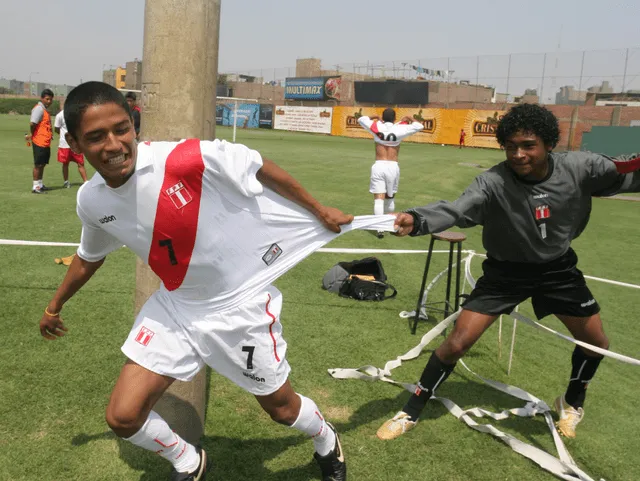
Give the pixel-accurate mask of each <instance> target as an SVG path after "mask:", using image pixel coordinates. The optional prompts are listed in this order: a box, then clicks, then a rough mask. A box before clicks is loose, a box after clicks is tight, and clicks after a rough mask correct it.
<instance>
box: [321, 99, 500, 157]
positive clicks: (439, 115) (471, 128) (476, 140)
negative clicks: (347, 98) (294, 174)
mask: <svg viewBox="0 0 640 481" xmlns="http://www.w3.org/2000/svg"><path fill="white" fill-rule="evenodd" d="M384 108H385V107H335V108H334V109H333V123H332V127H331V133H332V135H339V136H343V137H356V138H363V139H370V138H371V134H370V133H368V132H367V131H366V130H365V129H363V128H362V127H360V124H359V123H358V117H360V116H361V115H367V116H369V117H371V116H372V115H377V116H378V117H381V116H382V111H383V110H384ZM395 111H396V121H400V119H402V118H403V117H404V116H408V117H410V118H412V119H413V120H414V121H418V122H420V123H422V124H423V125H424V129H423V130H422V131H421V132H418V133H417V134H415V135H412V136H411V137H408V138H407V139H406V141H407V142H423V143H430V144H447V145H458V143H459V141H460V134H461V131H462V130H464V131H465V134H466V137H465V145H466V146H468V147H486V148H493V149H498V148H500V146H499V145H498V142H497V140H496V138H495V131H496V127H497V125H498V121H499V120H500V119H501V118H502V117H503V116H504V114H505V113H506V111H502V110H471V109H429V108H398V109H395Z"/></svg>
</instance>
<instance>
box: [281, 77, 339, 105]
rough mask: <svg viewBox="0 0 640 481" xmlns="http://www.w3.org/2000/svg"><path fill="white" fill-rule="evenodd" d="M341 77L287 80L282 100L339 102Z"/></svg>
mask: <svg viewBox="0 0 640 481" xmlns="http://www.w3.org/2000/svg"><path fill="white" fill-rule="evenodd" d="M341 85H342V77H308V78H307V77H295V78H291V77H290V78H287V79H286V82H285V86H284V98H285V99H287V100H340V87H341Z"/></svg>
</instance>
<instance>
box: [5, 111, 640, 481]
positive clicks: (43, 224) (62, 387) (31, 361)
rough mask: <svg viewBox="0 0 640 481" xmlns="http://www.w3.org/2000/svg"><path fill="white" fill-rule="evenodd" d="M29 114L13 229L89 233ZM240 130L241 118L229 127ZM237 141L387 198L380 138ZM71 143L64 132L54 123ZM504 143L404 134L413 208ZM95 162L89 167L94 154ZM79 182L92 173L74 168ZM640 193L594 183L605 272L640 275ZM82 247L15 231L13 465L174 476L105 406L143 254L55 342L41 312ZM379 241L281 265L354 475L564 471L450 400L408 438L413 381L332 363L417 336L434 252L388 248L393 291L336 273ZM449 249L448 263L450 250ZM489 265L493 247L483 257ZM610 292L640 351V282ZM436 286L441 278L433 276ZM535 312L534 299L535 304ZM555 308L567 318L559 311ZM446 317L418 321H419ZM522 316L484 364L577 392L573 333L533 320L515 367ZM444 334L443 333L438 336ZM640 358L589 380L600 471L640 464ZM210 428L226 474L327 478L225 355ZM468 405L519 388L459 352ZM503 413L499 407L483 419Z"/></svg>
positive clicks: (329, 186)
mask: <svg viewBox="0 0 640 481" xmlns="http://www.w3.org/2000/svg"><path fill="white" fill-rule="evenodd" d="M27 125H28V118H27V117H26V116H0V178H1V179H2V182H0V238H2V239H25V240H42V241H57V242H77V241H78V239H79V234H80V222H79V220H78V219H77V217H76V214H75V193H76V191H77V185H74V187H73V188H72V189H71V190H65V189H61V188H60V187H61V186H62V176H61V172H60V167H59V165H58V164H57V162H55V149H53V156H52V157H54V158H53V159H52V162H51V164H50V165H49V166H48V167H47V169H46V172H45V178H44V180H45V184H47V185H48V186H50V187H52V188H53V189H55V190H52V191H51V192H49V193H48V194H47V195H41V196H36V195H32V194H31V193H30V190H31V166H32V158H31V150H30V149H27V148H26V147H25V145H24V141H23V138H22V136H23V134H24V132H25V130H26V128H27ZM218 134H219V136H220V137H222V138H230V136H231V132H230V131H229V130H228V129H222V128H221V129H219V131H218ZM238 141H239V142H242V143H245V144H247V145H249V146H250V147H252V148H255V149H258V150H259V151H261V152H262V154H263V155H264V156H265V157H269V158H272V159H273V160H275V161H276V162H278V163H279V164H280V165H282V166H283V167H284V168H286V169H288V170H289V171H290V172H291V173H292V174H293V175H294V176H295V177H296V178H298V179H299V180H300V181H302V183H303V184H304V185H305V186H307V187H308V189H309V190H310V191H311V192H312V193H313V194H314V195H315V196H316V197H317V198H319V199H320V200H321V201H323V202H324V203H326V204H330V205H334V206H336V207H339V208H341V209H343V210H345V211H347V212H351V213H354V214H368V213H370V212H371V211H372V205H373V203H372V199H371V196H370V194H369V193H368V179H369V169H370V166H371V163H372V159H373V154H374V151H373V146H372V143H371V142H368V141H364V140H356V139H344V138H332V137H325V136H314V135H305V134H292V133H282V132H274V131H264V130H260V131H242V130H240V131H239V132H238ZM54 143H57V139H55V140H54ZM502 155H503V154H502V153H501V152H498V151H490V150H472V149H469V150H463V151H460V150H458V149H457V148H453V147H440V146H432V145H418V144H406V145H404V146H403V147H402V151H401V154H400V157H401V166H402V174H401V182H400V193H399V195H398V197H397V200H396V208H397V209H398V210H400V209H405V208H408V207H411V206H414V205H422V204H425V203H428V202H431V201H434V200H438V199H441V198H444V199H454V198H455V197H456V196H457V195H458V194H459V193H460V192H461V190H462V189H463V188H464V187H465V186H466V185H467V184H468V183H469V182H470V181H471V180H472V179H473V178H474V177H475V176H476V175H478V174H479V173H480V169H478V168H476V167H473V166H468V165H460V164H461V163H463V164H480V165H482V166H484V167H488V166H490V165H493V164H494V163H496V162H498V161H500V160H502ZM89 170H90V169H89ZM71 172H72V174H71V175H72V177H71V180H72V182H75V183H76V184H77V183H78V182H79V181H80V177H79V176H78V174H77V172H76V171H75V169H74V167H72V168H71ZM639 217H640V204H638V203H635V202H623V201H616V200H598V199H596V200H595V201H594V208H593V213H592V219H591V223H590V226H589V227H588V228H587V230H586V232H585V233H584V234H583V235H582V236H581V238H580V239H578V240H577V241H576V242H574V247H575V249H576V251H577V252H578V255H579V257H580V264H579V267H580V268H581V269H582V270H583V271H584V272H585V273H586V274H589V275H593V276H598V277H603V278H609V279H616V280H620V281H624V282H629V283H634V284H640V256H638V255H637V253H636V252H635V248H636V245H637V241H636V239H638V237H640V222H638V218H639ZM465 232H466V234H467V236H468V240H467V241H466V242H465V245H464V247H465V248H467V249H475V250H477V251H479V252H482V251H483V249H482V245H481V229H480V228H475V229H470V230H468V231H465ZM427 245H428V238H426V237H423V238H403V239H400V238H394V237H391V236H387V237H385V238H384V239H382V240H379V239H376V238H375V237H374V236H372V235H371V234H369V233H366V232H354V233H349V234H347V235H344V236H341V237H340V238H338V239H337V240H335V241H334V242H333V243H332V244H330V247H359V248H389V249H425V248H426V247H427ZM73 250H74V249H73V248H56V247H31V246H0V253H1V255H0V272H2V279H1V280H0V299H2V301H1V306H2V308H1V309H0V326H2V331H3V335H2V337H1V338H0V480H2V481H35V480H42V481H71V480H105V481H113V480H118V481H120V480H144V481H155V480H162V479H167V478H168V475H169V472H170V465H169V464H168V463H166V462H165V461H164V460H162V459H160V458H159V457H157V456H155V455H152V454H147V453H145V452H143V451H142V450H140V449H138V448H135V447H132V446H130V445H128V444H127V443H125V442H122V441H120V440H118V439H117V438H116V437H115V436H114V435H113V434H111V432H110V430H109V429H108V426H107V425H106V423H105V421H104V408H105V406H106V404H107V401H108V397H109V393H110V391H111V389H112V387H113V385H114V382H115V379H116V377H117V375H118V372H119V370H120V367H121V365H122V363H123V361H124V358H123V355H122V354H121V353H120V350H119V348H120V345H121V343H122V342H123V341H124V339H125V337H126V335H127V333H128V332H129V329H130V327H131V324H132V321H133V292H134V266H135V262H134V256H133V254H132V253H131V252H129V251H127V250H125V249H122V250H119V251H117V252H115V253H113V254H112V255H110V256H109V259H108V260H107V262H106V263H105V265H104V267H103V268H102V269H101V270H100V272H99V273H98V274H97V275H96V277H95V278H94V279H92V280H91V281H90V282H89V283H88V284H87V285H86V286H85V288H84V289H83V290H82V291H81V292H80V293H78V294H77V295H76V297H74V298H73V299H72V300H71V301H70V302H68V304H67V305H66V306H65V309H64V318H65V321H66V324H67V326H68V327H69V334H68V336H67V337H65V338H64V339H62V340H59V341H56V342H48V341H45V340H43V339H42V338H41V337H40V335H39V332H38V329H37V323H38V321H39V319H40V316H41V313H42V311H43V309H44V307H45V306H46V304H47V302H48V301H49V299H50V297H51V296H52V294H53V292H54V290H55V288H56V287H57V285H58V284H59V282H60V280H61V279H62V277H63V275H64V269H65V268H64V267H62V266H58V265H56V264H54V262H53V259H54V257H60V256H64V255H69V254H71V253H72V252H73ZM360 257H364V256H363V255H355V256H354V255H351V254H326V253H316V254H313V255H312V256H310V257H309V258H308V259H306V260H305V261H303V262H302V263H301V264H300V265H298V266H297V267H296V268H294V269H293V270H292V271H290V272H289V273H287V274H286V275H285V276H284V277H282V278H281V279H279V280H278V282H277V287H278V288H279V289H280V290H281V291H282V292H283V293H284V297H285V304H284V310H283V314H282V320H283V324H284V333H285V336H286V337H287V340H288V342H289V352H288V358H289V361H290V363H291V365H292V368H293V372H292V376H291V380H292V383H293V385H294V387H295V388H296V390H298V391H299V392H301V393H304V394H305V395H307V396H309V397H311V398H313V399H314V400H315V401H316V402H317V404H318V405H319V406H320V408H321V409H322V410H323V412H324V413H325V415H326V417H327V418H328V419H330V420H331V421H333V422H334V424H335V425H336V427H337V428H338V430H339V431H340V432H341V433H342V439H343V445H344V449H345V454H346V456H347V459H348V466H349V479H350V480H352V481H401V480H415V479H424V480H430V479H434V480H446V481H457V480H459V481H463V480H487V481H488V480H492V481H493V480H498V479H500V480H531V481H533V480H551V479H555V478H554V477H553V476H551V475H550V474H548V473H546V472H545V471H543V470H541V469H540V468H539V467H538V466H537V465H535V464H533V463H531V462H529V461H528V460H526V459H525V458H523V457H521V456H519V455H518V454H516V453H514V452H513V451H511V450H510V449H509V448H508V447H507V446H506V445H504V444H502V443H501V442H499V441H497V440H494V438H491V437H490V436H487V435H486V434H481V433H477V432H475V431H473V430H471V429H469V428H468V427H466V426H465V425H464V424H463V423H461V422H459V421H457V420H456V419H455V418H454V417H453V416H450V415H449V414H448V413H447V412H446V411H445V410H444V408H443V407H442V406H441V405H440V404H438V403H433V404H431V405H430V406H429V407H428V409H427V410H425V412H424V414H423V417H422V420H421V422H420V423H419V424H418V425H417V427H416V428H415V430H414V431H412V432H411V433H410V434H409V435H407V436H404V437H402V438H400V439H398V440H396V441H393V442H386V443H385V442H382V441H379V440H378V439H377V438H376V437H375V432H376V430H377V428H378V427H379V425H380V424H381V423H382V422H383V421H384V420H385V419H387V418H388V417H389V416H391V415H393V414H394V413H395V412H396V411H397V410H398V409H399V408H401V407H402V405H403V404H404V402H405V401H406V399H407V398H408V396H409V394H408V393H407V392H403V391H401V390H399V389H397V388H395V387H393V386H391V385H388V384H386V383H365V382H362V381H355V380H343V381H338V380H334V379H332V378H331V377H329V376H328V374H327V369H328V368H334V367H358V366H362V365H366V364H373V365H376V366H380V367H381V366H383V365H384V362H386V361H387V360H390V359H393V358H395V357H396V356H398V355H399V354H402V353H404V352H406V351H407V350H408V349H409V348H410V347H412V346H413V345H415V344H416V343H417V342H418V340H419V336H411V335H410V333H409V330H408V328H407V323H406V321H405V320H403V319H400V318H399V317H398V313H399V312H400V311H402V310H412V309H413V308H414V307H415V300H416V296H417V292H418V289H419V283H420V278H421V273H422V269H423V266H424V259H425V256H424V255H415V254H411V255H395V254H384V255H380V256H378V257H379V258H380V259H381V260H382V262H383V265H384V268H385V270H386V272H387V274H388V276H389V280H390V282H391V283H392V284H394V285H395V286H396V287H397V289H398V292H399V294H398V296H397V298H396V299H394V300H389V301H384V302H382V303H375V304H374V303H359V302H358V301H350V300H347V299H342V298H339V297H337V296H334V295H331V294H329V293H327V292H325V291H323V290H322V289H321V287H320V286H321V279H322V276H323V274H324V273H325V272H326V271H327V270H328V269H329V268H330V267H331V266H332V265H334V264H335V263H336V262H338V261H342V260H352V259H354V258H360ZM445 258H446V256H443V255H440V256H436V258H435V266H434V268H433V270H432V272H433V273H436V272H439V271H440V270H441V269H442V268H444V266H445V262H446V259H445ZM473 272H474V275H475V277H476V278H477V277H478V276H479V274H480V261H479V260H476V261H474V264H473ZM590 287H591V288H592V291H593V292H594V294H595V295H596V298H597V299H598V300H599V302H600V304H601V306H602V309H603V319H604V321H605V328H606V330H607V333H608V335H609V337H610V339H611V348H612V349H613V350H615V351H617V352H620V353H624V354H627V355H630V356H633V357H636V358H638V357H640V342H639V340H640V334H639V333H638V315H637V311H636V309H637V300H638V294H639V292H638V291H637V290H634V289H629V288H625V287H617V286H612V285H608V284H603V283H598V282H590ZM434 296H435V297H437V296H438V293H436V294H434ZM521 312H523V313H524V314H525V315H526V316H528V317H533V316H532V310H531V308H530V306H529V305H527V304H525V305H523V306H522V309H521ZM544 322H545V323H546V324H548V325H549V326H551V327H553V328H554V329H558V330H560V331H561V332H566V331H565V329H564V328H563V327H562V325H561V324H560V322H559V321H557V320H556V319H555V318H546V319H545V320H544ZM432 326H433V323H432V322H424V323H421V324H420V325H419V328H418V329H419V332H418V334H419V335H422V334H424V333H425V332H426V331H427V330H428V329H430V328H431V327H432ZM510 326H511V321H509V322H508V323H506V324H505V329H504V332H503V338H504V341H503V342H504V345H503V352H504V353H505V354H503V356H502V359H498V356H497V351H498V344H497V325H494V326H493V327H492V328H490V329H489V331H488V332H487V333H486V335H485V336H484V337H483V338H482V339H481V340H480V342H479V343H478V344H477V345H476V346H475V347H474V348H473V350H472V351H471V352H470V353H469V354H468V356H467V362H468V364H469V365H470V367H471V368H472V369H474V370H475V371H476V372H478V373H480V374H482V375H483V376H485V377H489V378H491V379H495V380H499V381H502V382H506V383H509V384H514V385H516V386H519V387H521V388H523V389H525V390H527V391H529V392H531V393H533V394H535V395H536V396H538V397H540V398H541V399H544V400H546V401H547V402H548V403H551V402H552V401H553V399H554V398H555V397H556V396H557V395H559V394H560V393H562V392H563V390H564V388H565V386H566V382H567V379H568V375H569V371H570V357H571V351H572V349H573V347H572V345H570V344H569V343H566V342H564V341H561V340H559V339H556V338H554V337H551V336H549V335H546V334H543V333H541V332H539V331H535V330H533V329H531V328H529V327H526V326H522V325H521V326H519V328H518V335H517V341H516V346H515V357H514V366H513V370H512V372H511V375H510V376H507V374H506V367H507V356H506V353H507V351H508V340H509V339H510V337H511V327H510ZM435 346H436V344H435V343H434V345H433V347H435ZM427 357H428V354H423V355H422V356H421V357H420V358H418V359H417V360H416V361H413V362H408V363H405V364H404V365H403V366H402V367H401V368H399V369H398V370H396V371H394V374H395V377H396V379H400V380H404V381H408V382H415V380H416V379H417V377H418V376H419V374H420V373H421V371H422V368H423V367H424V364H425V362H426V360H427ZM638 386H640V369H638V368H637V367H634V366H630V365H627V364H622V363H620V362H617V361H613V360H606V361H605V362H603V363H602V365H601V368H600V371H599V372H598V376H597V378H596V381H595V382H593V383H592V385H591V386H590V388H589V394H588V397H587V404H586V416H585V419H584V421H583V422H582V424H581V425H580V428H579V432H578V438H577V439H575V440H570V441H568V442H567V445H568V447H569V450H570V452H571V453H572V455H573V457H574V459H575V460H576V462H577V463H578V465H579V466H580V467H581V468H582V469H584V470H585V471H586V472H588V473H589V474H590V475H591V476H592V477H594V479H599V478H601V477H602V478H605V479H606V480H607V481H615V480H629V481H632V480H637V479H639V478H640V461H639V458H638V454H637V453H638V452H639V451H640V438H639V437H638V435H637V433H638V430H639V429H640V420H639V418H638V415H637V409H636V405H635V402H636V401H637V399H638V394H639V387H638ZM209 394H210V395H209V398H208V405H207V414H206V426H205V432H206V434H205V437H204V439H203V443H204V446H205V448H206V449H207V451H208V452H209V453H210V457H211V458H212V459H213V462H214V466H215V467H214V470H213V472H212V475H211V476H210V477H209V479H213V480H260V481H262V480H265V481H266V480H278V481H297V480H317V479H319V478H318V469H317V466H316V465H315V463H314V462H313V461H312V459H311V456H312V452H313V446H312V442H311V441H310V440H307V439H305V438H304V436H302V435H300V434H299V433H298V432H297V431H293V430H291V429H287V428H285V427H282V426H279V425H276V424H274V423H273V422H271V421H270V419H269V418H268V416H267V415H265V414H264V413H263V412H262V411H261V410H260V409H259V407H258V405H257V403H256V402H255V400H254V399H253V398H252V397H251V396H250V395H248V394H247V393H245V392H243V391H241V390H240V389H238V388H237V387H235V386H234V385H232V384H231V383H230V382H228V381H227V380H226V379H224V378H222V377H221V376H219V375H217V374H215V373H212V374H211V382H210V393H209ZM438 394H439V395H441V396H444V397H448V398H450V399H452V400H453V401H455V402H456V403H458V404H459V405H460V406H461V407H463V408H470V407H474V406H480V407H484V408H486V409H490V410H494V411H500V410H503V409H507V408H513V407H518V406H521V405H522V404H523V403H521V402H520V401H518V400H516V399H514V398H511V397H508V396H506V395H503V394H501V393H498V392H497V391H494V390H493V389H491V388H490V387H487V386H485V385H482V384H480V383H479V382H477V381H475V380H472V379H471V378H470V377H469V376H468V375H466V374H465V373H463V371H462V370H461V369H457V370H456V371H455V372H454V373H453V374H452V376H451V377H450V379H449V381H447V383H445V384H444V385H443V386H442V388H441V389H440V390H439V391H438ZM481 422H486V421H481ZM495 424H496V425H497V427H498V428H499V429H501V430H504V431H506V432H508V433H510V434H513V435H514V436H516V437H518V438H519V439H521V440H523V441H526V442H529V443H532V444H534V445H535V446H538V447H542V448H543V449H546V450H553V443H552V440H551V436H550V435H549V432H548V429H547V427H546V424H545V423H544V420H543V419H542V417H538V418H535V419H521V418H512V419H509V420H506V421H501V422H496V423H495Z"/></svg>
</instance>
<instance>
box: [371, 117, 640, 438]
mask: <svg viewBox="0 0 640 481" xmlns="http://www.w3.org/2000/svg"><path fill="white" fill-rule="evenodd" d="M496 136H497V139H498V142H499V143H500V145H502V146H503V147H504V148H505V151H506V157H507V160H506V161H504V162H502V163H500V164H498V165H496V166H494V167H492V168H491V169H489V170H488V171H486V172H484V173H482V174H480V175H479V176H478V177H476V179H475V180H474V181H473V183H472V184H471V185H470V186H469V187H468V188H467V189H466V190H465V191H464V192H463V193H462V195H461V196H460V197H459V198H458V199H457V200H455V201H453V202H448V201H438V202H435V203H433V204H429V205H426V206H423V207H416V208H413V209H409V210H408V211H407V212H404V213H400V214H397V218H396V227H397V228H398V229H399V230H398V232H397V234H398V235H400V236H405V235H411V236H416V235H426V234H429V233H432V232H441V231H443V230H446V229H448V228H450V227H452V226H458V227H462V228H465V227H473V226H476V225H481V226H483V232H482V239H483V246H484V248H485V250H486V252H487V260H486V261H484V263H483V264H482V269H483V276H482V277H481V278H480V279H478V282H477V284H476V286H475V288H474V289H473V291H472V292H471V294H470V296H469V297H468V298H467V299H466V300H465V301H464V302H463V303H462V311H461V313H460V315H459V317H458V319H457V321H456V323H455V325H454V328H453V330H452V331H451V333H450V334H449V336H448V337H447V338H446V340H445V341H444V342H443V343H442V344H441V345H440V346H439V347H438V348H437V349H436V350H435V352H434V353H433V354H432V356H431V358H430V359H429V361H428V362H427V365H426V367H425V369H424V371H423V372H422V376H421V377H420V380H419V382H418V384H417V386H418V387H417V389H416V391H415V393H414V394H413V395H412V396H411V397H410V398H409V400H408V402H407V403H406V404H405V406H404V407H403V409H402V411H400V412H398V413H397V414H396V415H395V416H394V417H393V418H392V419H390V420H389V421H387V422H385V423H384V424H383V425H382V426H381V427H380V429H379V430H378V433H377V435H378V437H379V438H380V439H394V438H396V437H398V436H400V435H402V434H403V433H405V432H407V431H409V430H410V429H412V428H413V427H414V426H415V425H416V422H417V421H418V418H419V416H420V413H421V412H422V410H423V409H424V407H425V405H426V403H427V401H428V400H429V398H430V397H431V396H432V395H433V394H434V392H435V390H436V389H437V388H438V387H439V386H440V385H441V384H442V383H443V382H444V381H445V380H446V379H447V377H448V376H449V374H450V373H451V371H453V368H454V366H455V364H456V362H457V361H458V360H459V359H460V358H461V357H462V356H464V354H465V353H466V352H467V351H468V350H469V349H470V348H471V347H472V346H473V345H474V343H475V342H476V341H477V340H478V339H479V338H480V336H481V335H482V333H483V332H484V331H485V330H486V329H487V328H488V327H489V326H490V325H491V324H492V323H493V322H494V321H495V319H496V318H497V317H498V316H499V315H500V314H508V313H510V312H511V311H512V310H513V309H514V308H515V307H516V306H517V305H518V304H520V303H521V302H523V301H525V300H527V299H528V298H531V300H532V304H533V309H534V311H535V314H536V317H537V318H538V319H542V318H543V317H545V316H547V315H549V314H554V315H555V316H556V317H557V318H558V319H560V321H561V322H562V323H563V324H564V325H565V326H566V327H567V329H568V330H569V332H571V334H572V335H573V337H574V338H575V339H577V340H579V341H583V342H586V343H588V344H591V345H593V346H596V347H599V348H601V349H608V347H609V340H608V339H607V336H606V335H605V333H604V329H603V326H602V320H601V319H600V307H599V305H598V303H597V302H596V300H595V298H594V296H593V294H592V293H591V292H590V290H589V288H588V287H587V284H586V281H585V279H584V276H583V275H582V272H581V271H580V270H579V269H578V268H577V263H578V257H577V256H576V253H575V252H574V251H573V249H572V248H571V241H572V240H573V239H575V238H576V237H578V236H579V235H580V234H581V233H582V232H583V230H584V229H585V227H586V226H587V223H588V221H589V214H590V212H591V203H592V200H591V199H592V197H598V196H609V195H614V194H616V193H619V192H639V191H640V170H639V169H640V157H639V156H638V155H637V154H634V155H631V156H627V157H620V158H618V159H616V160H614V159H611V158H609V157H606V156H603V155H598V154H593V153H588V152H562V153H555V152H552V150H553V148H554V147H555V146H556V145H557V143H558V140H559V138H560V129H559V127H558V120H557V119H556V117H555V116H554V115H553V113H551V112H550V111H548V110H547V109H545V108H544V107H541V106H538V105H532V104H522V105H518V106H516V107H513V108H512V109H511V110H510V111H509V112H508V113H507V115H505V116H504V118H503V119H502V120H500V123H499V124H498V129H497V132H496ZM602 357H603V356H602V355H600V354H598V353H596V352H594V351H591V350H589V349H585V348H582V347H579V346H576V347H575V349H574V351H573V355H572V357H571V375H570V378H569V379H570V380H569V384H568V387H567V389H566V391H565V393H564V394H563V395H561V396H559V397H558V398H557V399H556V400H555V409H556V411H557V413H558V416H559V421H558V423H557V426H558V430H559V431H560V433H561V434H563V435H565V436H568V437H575V434H576V426H577V425H578V423H579V422H580V421H581V420H582V418H583V416H584V410H583V404H584V400H585V395H586V389H587V386H588V384H589V382H590V381H591V379H592V378H593V376H594V375H595V373H596V370H597V369H598V365H599V364H600V361H601V359H602Z"/></svg>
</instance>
